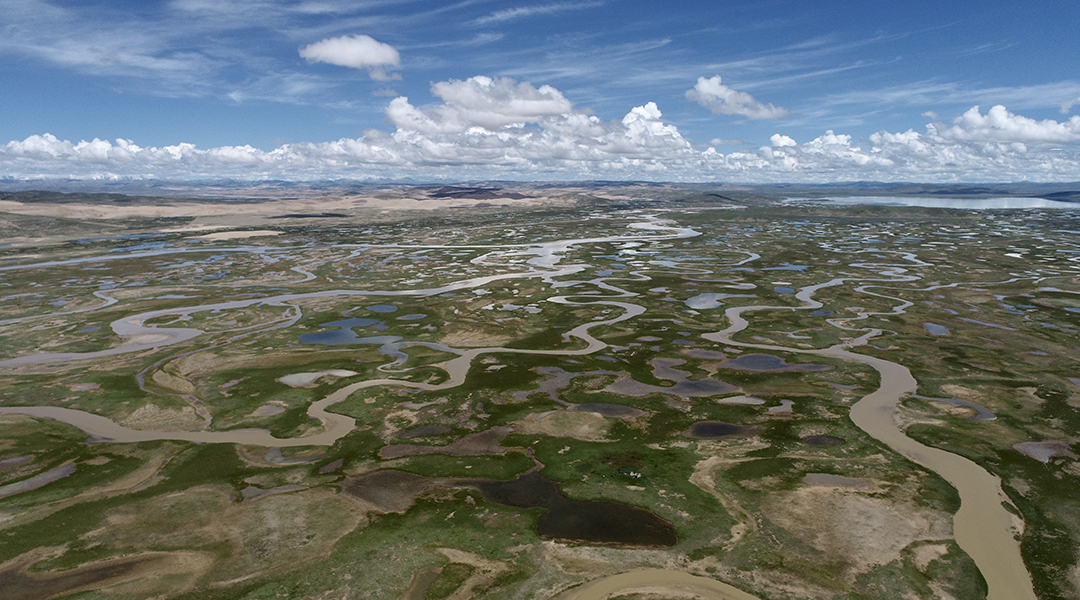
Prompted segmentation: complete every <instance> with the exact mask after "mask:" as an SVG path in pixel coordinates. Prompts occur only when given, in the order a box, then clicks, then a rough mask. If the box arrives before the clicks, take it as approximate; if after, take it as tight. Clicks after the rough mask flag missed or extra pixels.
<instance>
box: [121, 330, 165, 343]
mask: <svg viewBox="0 0 1080 600" xmlns="http://www.w3.org/2000/svg"><path fill="white" fill-rule="evenodd" d="M171 339H173V336H171V335H169V334H167V333H140V334H136V335H125V336H124V345H128V344H156V343H158V342H164V341H168V340H171Z"/></svg>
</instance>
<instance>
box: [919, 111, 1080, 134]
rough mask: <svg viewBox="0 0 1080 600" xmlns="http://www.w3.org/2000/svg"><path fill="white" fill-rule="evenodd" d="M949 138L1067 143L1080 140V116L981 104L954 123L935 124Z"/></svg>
mask: <svg viewBox="0 0 1080 600" xmlns="http://www.w3.org/2000/svg"><path fill="white" fill-rule="evenodd" d="M930 127H932V128H933V129H934V132H935V133H937V134H938V135H940V136H941V137H943V138H945V139H950V140H965V141H973V142H1018V143H1032V142H1035V143H1038V142H1051V143H1065V142H1075V141H1078V140H1080V116H1075V115H1074V116H1073V117H1072V118H1070V119H1069V120H1068V121H1064V122H1058V121H1055V120H1053V119H1045V120H1042V121H1036V120H1035V119H1031V118H1028V117H1025V116H1022V115H1016V114H1013V113H1011V112H1009V111H1008V110H1007V109H1006V108H1005V107H1004V106H1002V105H1000V104H999V105H997V106H994V107H993V108H991V109H990V110H988V111H986V114H985V115H984V114H982V113H981V112H980V111H979V107H978V106H973V107H971V108H970V109H969V110H968V111H967V112H965V113H964V114H962V115H960V116H959V117H957V118H955V119H953V126H952V127H945V126H939V125H935V124H931V125H930Z"/></svg>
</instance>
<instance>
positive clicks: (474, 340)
mask: <svg viewBox="0 0 1080 600" xmlns="http://www.w3.org/2000/svg"><path fill="white" fill-rule="evenodd" d="M444 331H445V330H444ZM514 339H515V338H514V337H513V336H510V335H499V334H494V333H489V332H485V331H479V330H475V329H473V330H468V329H452V330H451V331H447V332H446V333H445V335H443V337H442V339H441V340H439V342H440V343H442V344H445V345H447V346H450V347H452V348H494V347H499V346H504V345H506V344H509V343H510V342H512V341H514Z"/></svg>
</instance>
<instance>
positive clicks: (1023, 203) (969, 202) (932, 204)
mask: <svg viewBox="0 0 1080 600" xmlns="http://www.w3.org/2000/svg"><path fill="white" fill-rule="evenodd" d="M784 202H813V203H826V204H877V205H881V206H921V207H924V208H968V209H995V208H1072V209H1080V202H1060V201H1057V200H1047V199H1046V198H937V197H933V198H927V197H910V196H839V197H836V198H785V199H784Z"/></svg>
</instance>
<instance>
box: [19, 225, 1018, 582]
mask: <svg viewBox="0 0 1080 600" xmlns="http://www.w3.org/2000/svg"><path fill="white" fill-rule="evenodd" d="M632 227H635V228H638V229H646V230H675V233H674V234H671V235H666V236H655V237H653V238H652V239H664V238H668V239H670V238H677V237H689V236H691V235H697V234H698V233H697V232H695V231H693V230H690V229H685V228H683V229H680V228H678V227H674V226H666V225H661V224H659V223H657V222H655V220H654V221H652V222H648V223H638V224H634V225H632ZM622 239H637V240H640V239H645V238H642V237H637V238H620V237H612V238H596V239H583V240H569V241H560V242H550V243H546V244H540V245H536V246H534V247H531V248H529V249H528V253H530V254H536V255H537V258H534V259H531V260H530V261H529V263H530V265H531V266H532V267H534V269H535V268H536V267H540V268H547V269H553V270H551V271H538V270H533V271H531V272H529V273H524V274H510V275H498V276H493V277H487V278H477V279H473V280H467V281H462V282H458V283H457V284H452V285H451V286H446V287H445V288H440V289H439V290H413V291H401V292H374V291H353V290H334V291H328V292H315V293H311V294H295V295H290V294H285V295H281V296H274V297H268V298H262V299H256V300H244V301H238V302H232V303H222V304H216V305H204V306H199V307H189V308H182V309H170V310H164V311H154V312H152V313H146V314H143V315H136V316H131V317H125V318H124V319H120V320H118V321H116V322H114V323H113V329H114V331H115V332H116V333H117V334H118V335H120V336H126V337H127V339H128V343H126V344H124V345H122V346H120V347H117V348H113V349H110V350H105V351H100V352H90V353H85V354H39V355H31V356H24V357H19V358H16V359H9V360H6V361H0V367H2V366H15V365H19V364H31V363H43V362H55V361H67V360H79V359H87V358H97V357H103V356H112V355H115V354H123V353H128V352H134V351H141V350H145V349H149V348H154V347H160V346H164V345H171V344H175V343H178V342H181V341H185V340H188V339H191V338H194V337H196V336H198V335H201V334H202V333H203V332H201V331H199V330H197V329H177V328H173V329H169V328H158V327H146V326H145V325H143V323H144V321H145V320H147V319H149V318H151V317H153V316H159V315H163V314H188V313H191V312H196V311H200V310H209V309H211V308H233V307H240V306H248V305H251V304H256V303H264V304H271V305H274V304H282V303H285V302H287V301H289V300H294V299H299V298H310V297H319V296H332V295H358V294H364V295H418V296H424V295H430V294H428V292H431V293H436V292H441V291H445V290H449V289H465V288H470V287H477V286H479V285H482V284H483V283H486V282H489V281H493V280H496V279H507V278H514V277H537V276H540V277H542V278H544V279H545V280H546V281H548V282H551V281H552V278H553V277H554V276H558V275H569V274H573V273H576V272H578V271H580V270H581V267H580V266H578V265H574V266H569V267H563V268H562V269H558V270H554V267H555V265H556V264H557V263H558V262H559V259H560V254H561V253H562V252H564V251H565V250H566V249H567V248H569V247H570V246H572V245H574V244H582V243H589V242H595V241H613V240H622ZM519 252H523V251H522V250H519ZM904 258H906V259H907V260H910V261H912V262H913V263H916V264H917V263H919V261H918V259H916V258H915V257H914V256H913V255H905V256H904ZM752 259H753V257H752V258H751V259H748V260H752ZM902 272H903V269H900V268H887V269H884V270H883V271H882V272H881V275H883V276H886V277H893V278H892V279H878V280H872V279H866V278H857V280H858V281H860V282H873V281H882V282H893V283H895V282H899V281H913V280H915V279H916V278H915V277H912V276H903V275H901V273H902ZM853 279H854V278H853ZM850 280H852V279H834V280H831V281H828V282H825V283H821V284H817V285H813V286H807V287H804V288H802V289H801V290H800V291H799V292H798V293H797V294H796V296H795V297H796V298H798V299H799V300H801V301H802V302H804V303H805V304H804V305H803V306H801V307H798V308H793V307H772V306H762V305H759V306H744V307H737V308H729V309H727V310H726V311H725V315H726V316H727V318H728V319H729V320H730V322H731V325H730V326H729V327H728V328H727V329H724V330H723V331H719V332H715V333H709V334H704V335H703V336H702V337H703V338H704V339H707V340H710V341H714V342H717V343H723V344H728V345H734V346H743V347H750V348H756V349H762V350H771V351H779V352H796V353H802V354H814V355H818V356H827V357H832V358H839V359H842V360H846V361H851V362H856V363H861V364H865V365H868V366H870V367H872V368H873V369H875V370H876V371H877V372H878V373H879V374H880V376H881V385H880V387H879V388H878V389H877V390H876V391H874V392H873V393H871V394H868V395H867V396H865V397H864V398H862V399H861V400H859V401H858V402H857V403H856V404H855V405H854V406H852V409H851V419H852V421H853V422H854V423H855V425H856V426H858V427H859V428H860V429H862V430H863V431H865V432H867V433H868V434H869V435H871V436H872V437H874V438H875V439H877V440H879V441H881V442H882V443H884V444H886V445H888V446H889V447H890V448H892V449H893V450H895V451H896V452H899V453H901V454H902V455H904V456H906V457H908V458H909V459H911V460H912V461H914V462H916V463H918V464H920V465H922V466H924V467H926V468H928V469H930V470H932V471H934V472H936V473H938V474H939V475H941V476H942V477H943V478H944V479H945V480H946V481H948V482H949V483H950V484H951V485H953V487H955V488H956V490H957V491H958V492H959V495H960V500H961V506H960V510H959V511H958V512H957V513H956V515H955V516H954V520H953V528H954V535H955V538H956V542H957V544H958V545H959V546H960V547H961V549H963V550H964V551H965V552H966V553H967V554H968V555H969V556H971V558H972V559H973V560H974V561H975V564H976V565H977V566H978V568H979V570H980V571H981V572H982V575H983V577H984V578H985V579H986V583H987V586H988V590H989V592H988V595H987V600H1036V597H1035V593H1034V591H1033V588H1032V585H1031V578H1030V575H1029V574H1028V571H1027V569H1026V567H1025V565H1024V562H1023V559H1022V557H1021V554H1020V544H1019V542H1018V541H1017V540H1016V538H1015V537H1014V536H1015V535H1016V534H1017V533H1018V531H1019V528H1020V527H1022V523H1021V522H1020V521H1019V520H1018V519H1017V518H1014V517H1013V516H1012V515H1011V514H1010V513H1009V511H1008V510H1006V508H1005V505H1006V504H1008V499H1007V498H1006V496H1005V494H1004V492H1003V491H1002V489H1001V482H1000V480H999V479H998V478H997V477H996V476H994V475H992V474H990V473H988V472H987V471H985V470H984V469H982V468H981V467H979V466H978V465H977V464H975V463H974V462H972V461H970V460H968V459H966V458H963V457H961V456H958V455H955V454H952V453H949V452H945V451H944V450H939V449H936V448H931V447H928V446H925V445H923V444H920V443H919V442H916V441H915V440H912V439H911V438H908V437H907V436H906V435H904V433H903V432H902V431H901V430H900V428H899V427H898V425H897V423H896V420H895V418H894V413H895V411H896V406H897V404H898V403H899V402H900V400H901V399H902V398H903V397H905V396H907V395H909V394H913V393H914V392H915V391H916V388H917V382H916V380H915V378H914V377H913V376H912V375H911V372H910V371H909V370H908V369H907V368H906V367H904V366H902V365H900V364H897V363H894V362H890V361H887V360H884V359H880V358H876V357H872V356H868V355H864V354H858V353H856V352H852V351H851V350H850V349H851V348H854V347H857V346H861V345H864V344H866V343H867V342H868V341H869V340H870V339H871V338H874V337H876V336H878V335H880V334H881V331H880V330H877V329H871V330H869V331H867V332H866V333H863V334H862V335H861V336H860V337H858V338H857V339H854V340H852V341H849V342H845V343H841V344H837V345H835V346H832V347H829V348H824V349H817V350H808V349H794V348H788V347H783V346H773V345H767V344H750V343H743V342H737V341H734V340H732V339H731V336H732V335H734V334H736V333H738V332H740V331H742V330H744V329H746V328H747V327H748V325H749V323H748V322H747V321H746V319H744V318H743V317H742V314H743V313H745V312H748V311H755V310H805V309H817V308H820V307H821V306H822V304H821V303H820V302H818V301H816V300H814V299H813V298H812V296H813V294H814V293H815V292H817V291H818V290H820V289H822V288H826V287H831V286H835V285H839V284H841V283H845V282H846V281H850ZM605 289H612V290H615V291H622V292H623V294H624V296H630V295H632V294H630V293H628V292H625V291H623V290H618V288H614V287H613V286H608V287H607V288H605ZM867 293H871V294H873V293H872V292H867ZM873 295H878V294H873ZM569 298H570V296H561V297H555V298H550V299H549V301H552V302H557V303H563V304H571V305H610V306H612V307H616V308H619V309H622V314H619V315H618V316H616V317H614V318H610V319H604V320H598V321H593V322H590V323H586V324H583V325H580V326H578V327H576V328H574V329H572V330H571V331H569V332H567V333H566V334H565V337H566V338H567V339H570V338H577V339H579V340H581V341H584V342H585V345H586V346H585V347H584V348H579V349H575V350H524V349H510V348H476V349H468V350H459V351H457V352H458V356H457V357H456V358H454V359H451V360H449V361H447V362H446V363H444V364H443V365H442V366H443V367H444V368H445V369H446V370H447V372H448V374H449V380H448V381H447V382H445V383H442V384H439V385H429V384H424V383H414V382H407V381H400V380H394V379H375V380H367V381H361V382H358V383H353V384H351V385H347V386H345V387H343V388H341V389H339V390H337V391H335V392H334V393H332V394H330V395H329V396H327V397H325V398H323V399H321V400H319V401H317V402H315V403H313V404H312V405H311V407H310V408H309V410H308V415H309V416H311V417H312V418H315V419H318V420H319V421H321V423H322V425H323V430H322V431H320V432H319V433H315V434H312V435H308V436H303V437H298V438H288V439H279V438H275V437H274V436H272V435H271V434H270V432H269V431H266V430H262V429H241V430H232V431H141V430H135V429H130V428H126V427H123V426H121V425H119V424H117V423H116V422H114V421H112V420H110V419H107V418H105V417H102V416H99V415H94V414H91V413H86V412H82V411H78V410H72V409H65V408H59V407H43V406H37V407H0V413H21V414H26V415H31V416H35V417H45V418H50V419H55V420H57V421H62V422H64V423H68V424H71V425H74V426H76V427H78V428H80V429H82V430H83V431H85V432H86V433H88V434H90V435H91V436H93V437H95V438H97V439H100V440H109V441H114V442H141V441H148V440H163V439H169V440H185V441H192V442H203V443H217V442H221V443H234V444H246V445H256V446H270V447H282V446H307V445H330V444H333V443H334V442H335V441H337V440H338V439H340V438H342V437H344V436H345V435H346V434H348V433H349V432H350V431H352V430H353V429H354V428H355V426H356V423H355V421H354V420H353V419H352V418H350V417H347V416H344V415H339V414H335V413H330V412H328V411H327V409H328V408H329V407H331V406H333V405H334V404H337V403H339V402H341V401H343V400H345V399H346V398H348V397H349V396H350V395H351V394H352V393H354V392H356V391H358V390H360V389H364V388H368V387H374V386H406V387H413V388H418V389H423V390H442V389H447V388H451V387H455V386H458V385H460V384H461V383H462V382H464V380H465V376H466V374H467V373H468V370H469V368H470V366H471V365H472V363H473V361H474V360H475V359H476V358H477V357H478V356H480V355H482V354H488V353H518V354H547V355H555V356H579V355H584V354H591V353H594V352H597V351H599V350H601V349H604V348H606V347H607V344H605V343H604V342H601V341H599V340H597V339H596V338H594V337H592V336H591V335H590V334H589V330H590V329H591V328H593V327H597V326H602V325H611V324H614V323H618V322H620V321H624V320H627V319H630V318H633V317H635V316H638V315H640V314H642V313H644V312H645V308H644V307H642V306H639V305H637V304H632V303H626V302H616V301H612V300H597V301H593V302H573V301H571V300H570V299H569ZM899 302H900V304H899V305H898V306H897V307H896V308H894V310H893V312H892V313H883V314H902V313H903V309H904V308H906V307H907V306H910V303H908V302H904V301H899ZM869 314H876V313H862V314H861V316H860V317H859V318H867V316H868V315H869ZM848 320H857V319H848ZM830 322H831V323H833V324H834V325H836V326H837V327H840V328H842V329H847V330H849V331H854V330H853V329H852V328H850V327H846V326H843V325H840V324H839V323H837V322H833V321H830ZM862 331H865V330H862ZM149 334H154V336H155V337H153V338H150V337H144V336H148V335H149ZM633 591H659V592H661V593H673V592H676V591H678V592H680V593H684V592H692V593H694V594H697V596H698V597H702V598H708V599H710V600H757V598H756V597H755V596H752V595H750V594H748V593H746V592H743V591H740V590H738V589H736V588H734V587H732V586H729V585H726V584H723V583H721V582H719V581H716V580H713V579H710V578H706V577H696V576H693V575H690V574H688V573H685V572H681V571H671V570H661V569H645V570H635V571H630V572H627V573H622V574H619V575H614V576H611V577H606V578H603V579H600V580H596V581H592V582H589V583H587V584H585V585H583V586H580V587H578V588H575V589H573V590H570V591H567V592H564V593H563V594H561V595H560V596H558V598H559V600H602V599H604V598H608V597H609V596H611V595H612V594H615V593H619V592H623V593H630V592H633Z"/></svg>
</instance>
